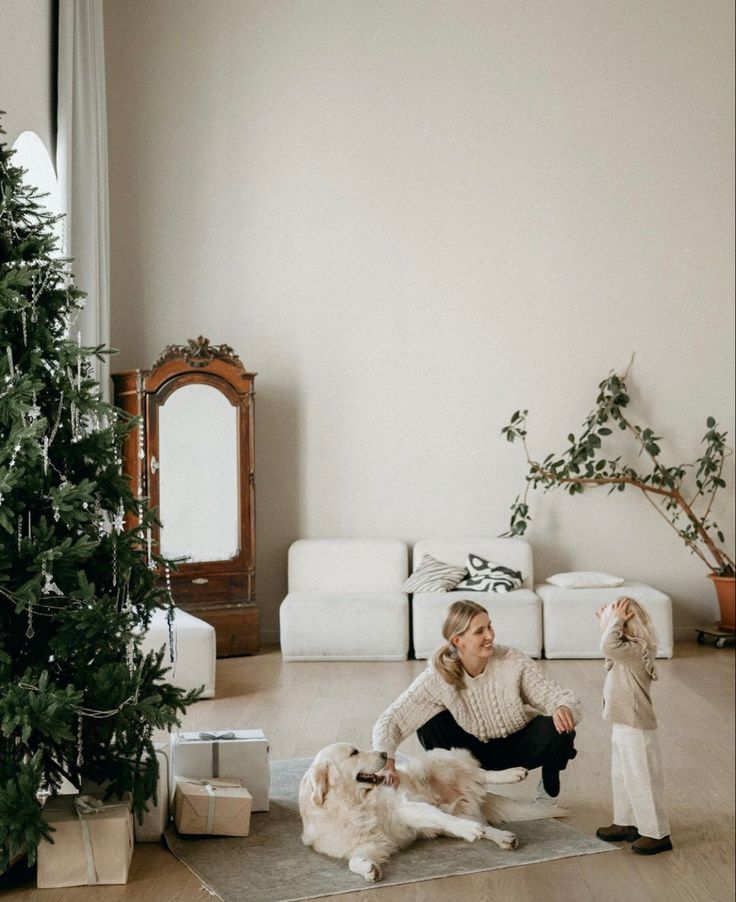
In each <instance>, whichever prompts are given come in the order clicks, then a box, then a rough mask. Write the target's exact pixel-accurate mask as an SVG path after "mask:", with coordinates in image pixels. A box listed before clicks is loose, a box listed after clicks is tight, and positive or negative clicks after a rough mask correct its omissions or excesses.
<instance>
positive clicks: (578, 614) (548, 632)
mask: <svg viewBox="0 0 736 902" xmlns="http://www.w3.org/2000/svg"><path fill="white" fill-rule="evenodd" d="M537 595H539V597H540V598H541V599H542V607H543V611H544V656H545V658H602V657H603V655H602V654H601V650H600V644H601V630H600V626H599V625H598V620H597V618H596V616H595V612H596V610H597V608H599V607H600V606H601V605H604V604H610V603H611V602H613V601H616V599H617V598H621V597H622V596H624V595H627V596H628V597H629V598H633V599H635V600H636V601H638V602H639V603H640V604H641V605H642V607H643V608H644V609H645V611H646V612H647V614H649V617H650V618H651V621H652V625H653V626H654V629H655V632H656V633H657V639H658V644H657V657H658V658H671V657H672V649H673V635H672V601H671V600H670V598H669V596H668V595H665V593H664V592H660V591H659V590H658V589H654V588H652V587H651V586H647V585H644V584H642V583H624V584H623V585H622V586H615V587H606V588H596V589H563V588H561V587H560V586H553V585H550V584H549V583H544V584H542V585H539V586H537Z"/></svg>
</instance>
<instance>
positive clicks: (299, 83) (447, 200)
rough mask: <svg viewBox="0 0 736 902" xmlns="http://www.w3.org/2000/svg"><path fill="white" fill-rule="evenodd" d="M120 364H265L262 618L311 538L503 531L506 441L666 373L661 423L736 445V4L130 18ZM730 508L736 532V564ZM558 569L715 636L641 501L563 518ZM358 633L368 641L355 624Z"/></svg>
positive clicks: (117, 44) (673, 435)
mask: <svg viewBox="0 0 736 902" xmlns="http://www.w3.org/2000/svg"><path fill="white" fill-rule="evenodd" d="M105 16H106V45H107V46H106V52H107V61H108V92H109V109H108V120H109V127H110V173H111V215H112V309H113V321H112V330H113V345H115V346H117V347H118V348H120V349H121V353H120V356H119V357H118V358H117V360H116V361H114V363H113V370H116V369H125V368H131V367H145V366H148V365H150V363H151V362H152V360H153V359H154V357H155V356H156V355H157V353H158V352H159V351H160V350H161V349H162V348H163V347H164V346H165V345H167V344H170V343H180V342H184V341H185V340H186V339H187V338H189V337H194V336H196V335H198V334H200V333H202V334H204V335H206V336H208V337H209V338H210V339H211V340H212V341H213V342H215V343H220V342H227V343H228V344H231V345H232V346H233V347H234V348H235V350H236V351H237V352H238V353H239V354H240V356H241V357H242V359H243V361H244V363H245V365H246V366H247V367H248V368H249V369H251V370H255V371H257V372H259V374H260V375H259V376H258V379H257V380H256V389H257V410H256V422H257V442H256V458H257V459H256V473H257V492H258V495H257V498H258V517H257V519H258V539H257V540H258V587H259V591H258V596H259V600H260V602H261V604H262V606H263V610H264V621H265V628H266V629H265V634H266V638H267V639H269V638H273V637H275V635H276V629H277V610H278V604H279V602H280V601H281V598H282V597H283V595H284V592H285V588H286V551H287V548H288V546H289V544H290V543H291V542H292V541H293V540H294V539H296V538H297V537H319V536H362V535H388V536H397V537H400V538H402V539H404V540H406V541H407V542H409V543H411V542H413V541H415V540H417V539H419V538H422V537H427V536H431V535H435V534H437V535H440V534H445V535H454V534H463V533H479V532H480V533H488V534H496V533H498V532H500V531H501V530H503V529H504V528H505V527H506V524H507V521H508V507H509V505H510V503H511V502H512V501H513V499H514V497H515V495H516V493H517V491H518V490H519V488H520V487H521V485H522V483H523V476H524V472H525V468H524V463H523V461H522V458H521V452H520V449H518V448H516V447H515V446H509V445H507V444H506V443H505V442H503V441H502V440H501V437H500V435H499V432H500V429H501V427H502V426H503V425H504V424H505V423H506V421H507V419H508V417H509V416H510V414H511V413H512V412H513V411H514V410H515V409H517V408H519V407H527V406H528V407H529V408H530V410H531V417H530V424H529V425H530V431H531V436H530V441H531V446H532V449H533V451H535V452H536V453H537V454H538V455H539V456H541V457H543V456H544V455H545V454H546V453H547V452H548V451H551V450H553V449H555V448H561V447H563V446H564V444H565V437H566V435H567V433H568V432H570V431H571V430H573V429H576V428H577V427H578V426H579V424H580V423H581V421H582V419H583V418H584V416H585V414H587V412H588V411H589V409H590V408H591V407H592V405H593V401H594V397H595V393H596V386H597V383H598V382H599V381H600V380H601V379H602V378H603V377H605V376H606V375H607V373H608V372H609V370H611V369H616V368H623V367H625V366H626V364H627V362H628V360H629V358H630V356H631V353H632V351H636V352H637V359H636V363H635V366H634V371H633V387H634V389H635V395H636V399H637V401H639V402H640V409H641V422H643V423H644V424H645V425H652V426H653V427H654V428H655V429H656V430H657V431H658V434H661V435H664V436H666V441H665V442H664V443H663V444H664V447H665V448H666V451H667V454H668V455H670V456H671V457H672V458H673V460H676V461H681V460H686V459H691V458H692V457H693V456H694V455H695V454H696V453H697V451H698V449H699V447H700V444H699V442H700V438H701V436H702V434H703V432H704V431H705V418H706V417H707V416H708V415H711V414H712V415H714V416H717V417H718V418H719V420H720V421H721V422H722V424H723V425H724V426H726V427H727V428H728V429H729V430H730V432H731V434H732V435H733V428H734V400H733V394H732V388H733V382H734V347H733V330H734V313H733V295H734V285H733V266H732V244H733V208H732V197H733V155H732V143H733V133H732V124H733V116H732V104H733V81H732V59H733V45H732V35H733V21H732V16H733V11H732V4H731V3H730V2H727V0H708V2H706V3H702V2H695V0H687V2H686V0H648V2H647V3H641V2H639V0H628V2H619V3H610V2H609V0H561V2H555V3H551V2H549V0H523V2H505V0H478V2H474V0H453V2H451V3H448V2H436V0H370V2H369V0H308V2H307V0H299V2H297V0H292V2H284V0H262V2H244V0H210V2H208V3H202V2H199V0H177V2H165V0H126V2H124V3H122V2H116V0H107V2H106V5H105ZM727 478H728V480H729V490H730V491H729V494H730V500H727V499H723V501H722V502H721V505H720V507H719V510H718V511H717V513H718V515H719V519H720V520H721V523H722V525H723V526H724V527H727V533H728V545H729V547H730V548H731V549H733V544H734V533H733V528H732V523H733V519H734V506H733V493H732V487H733V484H734V468H733V458H732V459H731V461H730V462H729V466H728V472H727ZM534 510H535V513H536V518H535V522H534V525H533V529H532V531H531V533H530V538H531V540H532V542H533V544H534V548H535V556H536V558H535V559H536V565H537V575H538V576H539V577H542V578H543V577H545V576H547V575H549V574H550V573H552V572H553V571H557V570H561V569H568V568H579V567H595V568H603V569H607V570H610V571H613V572H618V573H621V574H622V575H625V576H627V577H630V578H634V579H642V580H646V581H649V582H651V583H653V584H654V585H657V586H659V587H661V588H662V589H664V590H666V591H668V592H669V593H671V595H672V596H673V598H674V600H675V606H676V607H675V616H676V625H677V626H678V627H679V629H680V632H681V633H682V632H683V631H684V630H685V629H686V628H687V627H689V626H691V625H693V624H695V623H703V622H705V623H707V622H709V621H713V620H714V619H715V616H716V611H717V608H716V604H715V599H714V596H713V594H712V587H711V586H710V584H709V583H708V582H707V580H706V579H705V572H706V571H705V569H704V567H703V566H702V565H701V564H700V563H699V562H698V561H697V560H696V559H694V558H692V557H690V556H689V555H688V554H687V553H686V551H685V549H684V547H681V546H680V544H679V540H678V539H677V537H676V536H675V535H674V533H671V531H670V530H669V529H668V527H667V526H666V524H665V523H664V522H663V521H662V520H661V519H660V518H658V517H657V515H656V514H655V513H654V512H653V511H652V510H651V509H650V508H649V506H648V505H647V502H646V501H645V500H644V499H643V498H641V497H638V496H635V495H634V494H633V493H630V492H627V493H624V494H622V495H618V494H617V495H616V497H611V498H606V497H605V495H604V494H601V493H586V494H585V495H583V496H582V497H576V498H569V497H563V496H561V495H551V496H548V497H547V498H546V499H544V500H543V499H542V498H541V497H539V498H537V499H535V508H534ZM356 628H359V625H356Z"/></svg>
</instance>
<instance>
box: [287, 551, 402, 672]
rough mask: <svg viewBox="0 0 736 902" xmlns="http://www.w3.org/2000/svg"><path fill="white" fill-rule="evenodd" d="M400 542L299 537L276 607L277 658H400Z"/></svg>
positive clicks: (317, 659) (363, 659) (302, 659)
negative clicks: (285, 587) (283, 594)
mask: <svg viewBox="0 0 736 902" xmlns="http://www.w3.org/2000/svg"><path fill="white" fill-rule="evenodd" d="M408 557H409V553H408V549H407V546H406V545H405V544H404V543H403V542H400V541H397V540H395V539H300V540H299V541H297V542H294V544H293V545H292V546H291V548H290V549H289V584H288V595H287V596H286V598H285V599H284V600H283V601H282V602H281V608H280V611H279V618H280V633H281V654H282V656H283V659H284V661H330V660H332V661H404V660H406V658H407V656H408V652H409V598H408V596H407V595H406V593H405V592H403V591H402V587H403V585H404V583H405V582H406V578H407V564H408Z"/></svg>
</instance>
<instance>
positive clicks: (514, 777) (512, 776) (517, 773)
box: [506, 767, 529, 783]
mask: <svg viewBox="0 0 736 902" xmlns="http://www.w3.org/2000/svg"><path fill="white" fill-rule="evenodd" d="M506 773H507V774H508V777H509V783H521V781H522V780H526V778H527V777H528V776H529V771H528V770H527V769H526V768H525V767H510V768H509V769H508V770H507V771H506Z"/></svg>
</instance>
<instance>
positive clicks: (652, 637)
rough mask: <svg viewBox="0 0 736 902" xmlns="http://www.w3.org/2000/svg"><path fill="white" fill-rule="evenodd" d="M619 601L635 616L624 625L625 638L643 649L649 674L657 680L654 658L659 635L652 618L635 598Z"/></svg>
mask: <svg viewBox="0 0 736 902" xmlns="http://www.w3.org/2000/svg"><path fill="white" fill-rule="evenodd" d="M617 600H618V601H625V602H626V603H627V605H628V607H629V610H630V611H633V612H634V616H633V617H630V618H629V619H628V620H627V621H626V623H624V630H623V632H624V636H626V638H627V639H628V640H629V641H630V642H634V643H635V644H636V645H639V646H640V647H641V651H642V655H643V657H644V666H645V667H646V669H647V673H648V674H649V676H650V677H651V678H652V679H653V680H656V679H657V670H656V668H655V666H654V657H655V655H656V654H657V633H656V632H655V630H654V624H653V623H652V620H651V617H650V616H649V614H647V612H646V611H645V610H644V608H643V607H642V606H641V605H640V604H639V602H638V601H637V600H636V599H635V598H628V597H627V596H625V597H623V598H619V599H617Z"/></svg>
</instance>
